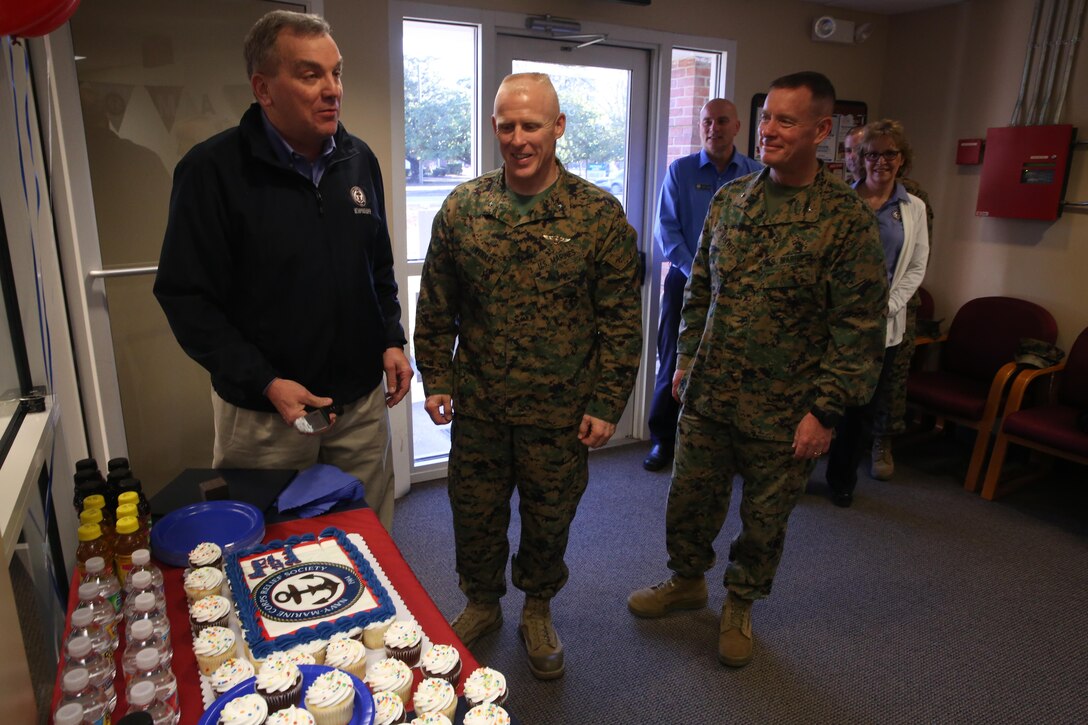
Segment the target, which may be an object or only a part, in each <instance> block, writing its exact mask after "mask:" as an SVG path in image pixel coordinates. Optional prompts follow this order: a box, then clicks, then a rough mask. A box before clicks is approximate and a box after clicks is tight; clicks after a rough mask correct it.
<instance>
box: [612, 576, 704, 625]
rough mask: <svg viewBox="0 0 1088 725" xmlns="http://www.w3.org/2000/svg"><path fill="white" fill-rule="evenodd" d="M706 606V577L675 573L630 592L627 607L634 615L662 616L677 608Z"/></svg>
mask: <svg viewBox="0 0 1088 725" xmlns="http://www.w3.org/2000/svg"><path fill="white" fill-rule="evenodd" d="M705 606H706V579H704V578H703V577H699V578H697V579H687V578H685V577H682V576H679V575H677V574H674V575H672V576H671V577H669V578H668V579H666V580H665V581H663V582H661V583H659V584H654V585H653V586H652V587H647V588H646V589H639V590H638V591H634V592H631V596H629V597H627V608H628V609H629V610H631V614H633V615H635V616H636V617H647V618H650V619H653V618H656V617H663V616H665V615H666V614H668V613H669V612H674V611H676V610H678V609H701V608H703V607H705Z"/></svg>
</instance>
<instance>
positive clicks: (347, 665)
mask: <svg viewBox="0 0 1088 725" xmlns="http://www.w3.org/2000/svg"><path fill="white" fill-rule="evenodd" d="M325 665H326V666H328V667H335V668H336V669H338V670H343V671H344V672H350V673H351V674H353V675H355V676H356V677H358V678H359V679H362V678H363V677H365V676H366V647H364V646H363V643H362V642H360V641H359V640H356V639H334V640H333V641H331V642H329V646H328V647H327V648H326V649H325Z"/></svg>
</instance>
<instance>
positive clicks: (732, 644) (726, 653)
mask: <svg viewBox="0 0 1088 725" xmlns="http://www.w3.org/2000/svg"><path fill="white" fill-rule="evenodd" d="M751 659H752V600H750V599H741V598H740V597H738V596H737V595H736V594H734V593H733V592H729V595H728V596H727V597H726V598H725V604H723V605H722V621H721V626H720V627H719V629H718V661H719V662H721V663H722V664H723V665H728V666H730V667H744V666H745V665H746V664H748V662H750V661H751Z"/></svg>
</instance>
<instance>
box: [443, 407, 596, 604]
mask: <svg viewBox="0 0 1088 725" xmlns="http://www.w3.org/2000/svg"><path fill="white" fill-rule="evenodd" d="M451 437H452V439H453V445H452V447H451V449H450V460H449V468H448V470H449V496H450V507H451V508H452V509H453V533H454V540H455V543H456V545H457V573H458V575H459V576H460V584H461V590H462V591H463V592H464V593H465V595H466V596H467V597H468V598H469V600H470V601H473V602H497V601H498V600H499V599H500V598H501V597H502V595H503V594H505V593H506V557H507V556H508V555H509V553H510V543H509V541H508V539H507V528H508V526H509V524H510V498H511V496H512V495H513V492H514V489H515V488H517V491H518V495H519V497H520V501H521V503H520V506H519V511H520V513H521V542H520V543H519V545H518V551H517V553H516V554H515V555H514V557H513V560H512V580H513V582H514V586H515V587H517V588H518V589H521V590H522V591H523V592H525V593H526V594H527V595H529V596H532V597H540V598H543V599H550V598H552V597H553V596H555V594H556V592H558V591H559V590H560V589H562V588H563V585H564V584H565V583H566V581H567V575H568V571H567V566H566V563H565V562H564V561H563V555H564V553H565V552H566V550H567V538H568V535H569V532H570V524H571V521H572V520H573V519H574V514H575V512H576V511H577V509H578V501H579V500H580V499H581V498H582V494H583V493H584V492H585V490H586V483H587V482H588V480H589V466H588V460H589V459H588V451H587V449H586V446H584V445H583V444H582V443H581V441H579V440H578V428H577V426H574V427H570V428H561V429H550V428H536V427H534V426H525V425H502V424H498V423H488V422H485V421H482V420H476V419H473V418H468V417H465V416H462V415H457V416H455V417H454V419H453V429H452V431H451Z"/></svg>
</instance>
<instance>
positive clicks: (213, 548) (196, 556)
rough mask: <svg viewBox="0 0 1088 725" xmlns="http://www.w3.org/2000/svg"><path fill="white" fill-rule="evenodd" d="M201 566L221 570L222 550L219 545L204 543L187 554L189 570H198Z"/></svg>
mask: <svg viewBox="0 0 1088 725" xmlns="http://www.w3.org/2000/svg"><path fill="white" fill-rule="evenodd" d="M202 566H210V567H214V568H216V569H222V568H223V549H222V548H220V546H219V544H214V543H212V542H210V541H205V542H204V543H202V544H197V545H196V548H194V549H193V550H192V551H190V552H189V568H190V569H199V568H200V567H202Z"/></svg>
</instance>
